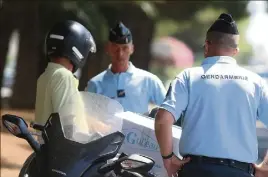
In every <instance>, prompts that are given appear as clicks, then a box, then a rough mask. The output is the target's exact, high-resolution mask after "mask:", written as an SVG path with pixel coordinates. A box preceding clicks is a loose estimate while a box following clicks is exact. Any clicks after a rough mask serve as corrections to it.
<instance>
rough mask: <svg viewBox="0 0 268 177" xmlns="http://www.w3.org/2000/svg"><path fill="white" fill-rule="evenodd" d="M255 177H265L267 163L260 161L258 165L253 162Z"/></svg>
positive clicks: (267, 168) (267, 170)
mask: <svg viewBox="0 0 268 177" xmlns="http://www.w3.org/2000/svg"><path fill="white" fill-rule="evenodd" d="M254 167H255V177H267V176H268V164H266V163H264V162H262V163H261V164H259V165H256V164H254Z"/></svg>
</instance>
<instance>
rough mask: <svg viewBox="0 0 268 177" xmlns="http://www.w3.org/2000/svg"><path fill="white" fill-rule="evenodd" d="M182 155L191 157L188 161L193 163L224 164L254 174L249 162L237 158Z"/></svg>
mask: <svg viewBox="0 0 268 177" xmlns="http://www.w3.org/2000/svg"><path fill="white" fill-rule="evenodd" d="M184 157H185V158H186V157H190V159H191V160H190V162H193V163H211V164H217V165H225V166H229V167H233V168H237V169H240V170H243V171H246V172H247V173H249V174H254V167H253V165H252V164H250V163H245V162H239V161H237V160H232V159H222V158H212V157H206V156H196V155H186V156H184Z"/></svg>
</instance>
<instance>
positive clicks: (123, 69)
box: [111, 62, 129, 73]
mask: <svg viewBox="0 0 268 177" xmlns="http://www.w3.org/2000/svg"><path fill="white" fill-rule="evenodd" d="M128 67H129V62H127V63H124V64H120V65H116V64H112V66H111V71H112V72H113V73H123V72H126V71H127V70H128Z"/></svg>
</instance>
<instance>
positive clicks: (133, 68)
mask: <svg viewBox="0 0 268 177" xmlns="http://www.w3.org/2000/svg"><path fill="white" fill-rule="evenodd" d="M111 67H112V65H111V64H110V65H109V66H108V69H107V71H108V73H109V74H112V75H115V74H119V73H113V72H112V70H111ZM135 68H136V67H135V66H134V65H133V64H132V62H129V65H128V69H127V70H126V71H125V72H123V73H127V74H133V73H134V70H135Z"/></svg>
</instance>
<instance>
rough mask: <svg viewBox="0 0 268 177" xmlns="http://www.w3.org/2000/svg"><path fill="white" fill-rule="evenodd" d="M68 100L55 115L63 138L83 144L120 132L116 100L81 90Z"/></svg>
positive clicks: (120, 126) (121, 110)
mask: <svg viewBox="0 0 268 177" xmlns="http://www.w3.org/2000/svg"><path fill="white" fill-rule="evenodd" d="M69 100H70V101H69V102H68V103H67V104H65V105H64V106H62V108H61V109H60V111H59V112H58V113H59V116H60V121H61V127H62V130H63V133H64V136H65V138H67V139H69V140H72V141H75V142H78V143H83V144H85V143H89V142H91V141H94V140H97V139H99V138H102V137H103V136H106V135H108V134H111V133H114V132H117V131H121V130H122V124H123V120H122V118H119V117H117V116H116V114H117V113H121V112H123V107H122V105H121V104H120V103H119V102H117V101H116V100H113V99H111V98H108V97H106V96H103V95H99V94H95V93H90V92H84V91H82V92H77V93H75V94H74V95H72V96H70V98H69Z"/></svg>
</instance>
